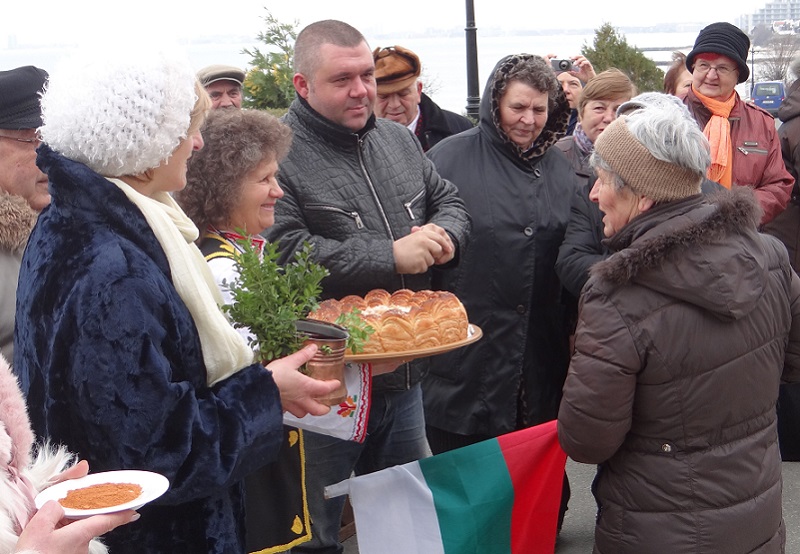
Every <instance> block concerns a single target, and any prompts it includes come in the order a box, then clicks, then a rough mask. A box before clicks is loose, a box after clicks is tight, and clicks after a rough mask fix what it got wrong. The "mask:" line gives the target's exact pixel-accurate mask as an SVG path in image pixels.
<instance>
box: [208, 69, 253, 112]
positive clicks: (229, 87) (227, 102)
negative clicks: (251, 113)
mask: <svg viewBox="0 0 800 554" xmlns="http://www.w3.org/2000/svg"><path fill="white" fill-rule="evenodd" d="M244 77H245V75H244V71H242V70H241V69H239V68H238V67H234V66H232V65H220V64H215V65H209V66H207V67H204V68H203V69H201V70H200V71H198V72H197V79H198V80H199V81H200V84H201V85H203V87H204V88H205V89H206V92H207V93H208V95H209V96H210V97H211V107H212V109H217V108H241V107H242V87H243V86H244Z"/></svg>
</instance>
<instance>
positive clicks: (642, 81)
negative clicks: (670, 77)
mask: <svg viewBox="0 0 800 554" xmlns="http://www.w3.org/2000/svg"><path fill="white" fill-rule="evenodd" d="M581 54H583V55H584V56H586V59H588V60H589V61H590V62H592V65H593V66H594V69H595V71H596V72H597V73H600V72H601V71H605V70H606V69H609V68H611V67H616V68H617V69H619V70H620V71H623V72H625V74H626V75H627V76H628V77H630V79H631V81H633V84H634V85H636V88H637V89H638V90H639V92H652V91H658V92H661V91H662V90H663V88H664V72H663V71H661V70H660V69H659V68H658V66H656V64H655V62H654V61H653V60H651V59H650V58H648V57H647V56H645V55H644V54H643V53H642V51H641V50H639V49H638V48H635V47H633V46H630V45H629V44H628V42H627V40H625V35H623V34H622V33H620V32H619V31H618V30H617V29H615V28H614V27H612V26H611V24H609V23H604V24H603V25H602V26H601V27H600V28H599V29H597V30H596V31H595V36H594V48H590V47H589V46H587V45H585V44H584V46H583V48H582V49H581Z"/></svg>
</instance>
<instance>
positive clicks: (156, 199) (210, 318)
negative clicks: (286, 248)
mask: <svg viewBox="0 0 800 554" xmlns="http://www.w3.org/2000/svg"><path fill="white" fill-rule="evenodd" d="M109 181H111V182H112V183H114V184H115V185H117V186H118V187H119V188H120V190H121V191H122V192H124V193H125V195H126V196H127V197H128V200H130V201H131V202H133V203H134V204H135V205H136V207H137V208H139V209H140V210H141V212H142V214H143V215H144V218H145V219H146V220H147V223H148V224H149V225H150V228H151V229H152V230H153V233H154V234H155V235H156V239H157V240H158V242H159V244H161V248H163V249H164V253H165V254H166V256H167V262H168V263H169V268H170V271H171V273H172V284H173V285H174V286H175V289H176V290H177V291H178V295H179V296H180V297H181V299H182V300H183V302H184V304H186V307H187V308H188V309H189V313H190V314H191V315H192V319H194V324H195V326H196V327H197V333H198V335H199V336H200V347H201V350H202V352H203V361H204V362H205V365H206V373H207V382H208V385H209V386H211V385H214V384H216V383H218V382H220V381H222V380H223V379H227V378H228V377H230V376H231V375H233V374H234V373H236V372H237V371H239V370H240V369H242V368H243V367H246V366H248V365H250V364H252V363H253V351H252V350H251V349H250V347H249V346H248V345H247V343H246V342H245V340H244V338H242V336H241V335H240V334H239V333H238V332H237V331H236V329H234V328H233V326H232V325H231V324H230V322H229V321H228V319H227V318H226V317H225V314H223V313H222V310H220V308H219V306H220V305H221V304H222V297H221V296H220V293H219V290H218V289H217V285H216V283H215V282H214V277H213V276H212V275H211V270H210V269H209V267H208V264H207V263H206V260H205V258H203V254H202V253H201V252H200V249H198V248H197V246H196V245H195V244H194V241H195V240H197V237H198V236H199V233H198V231H197V227H195V225H194V223H192V221H191V220H190V219H189V218H188V217H187V216H186V214H185V213H183V210H182V209H181V208H180V206H178V204H177V202H175V200H173V198H172V196H170V195H169V194H167V193H166V192H163V191H159V192H156V193H155V194H153V196H145V195H143V194H141V193H140V192H138V191H136V190H135V189H134V188H133V187H131V186H130V185H128V184H127V183H125V182H123V181H120V180H119V179H109Z"/></svg>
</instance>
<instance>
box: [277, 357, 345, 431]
mask: <svg viewBox="0 0 800 554" xmlns="http://www.w3.org/2000/svg"><path fill="white" fill-rule="evenodd" d="M316 353H317V346H316V345H314V344H310V345H308V346H306V347H304V348H302V349H300V350H298V351H297V352H295V353H294V354H290V355H289V356H286V357H284V358H279V359H277V360H274V361H272V362H270V364H269V365H268V366H267V369H269V370H270V371H272V378H273V379H274V380H275V384H276V385H278V390H279V391H280V393H281V405H282V406H283V411H285V412H289V413H290V414H292V415H293V416H295V417H303V416H305V415H306V414H311V415H315V416H319V415H325V414H327V413H328V412H329V411H330V406H326V405H325V404H322V403H320V402H318V401H316V400H314V399H315V398H321V397H323V396H326V395H328V394H330V393H332V392H333V391H335V390H336V389H337V388H338V387H339V381H337V380H336V379H332V380H330V381H319V380H317V379H312V378H311V377H308V376H307V375H303V374H302V373H300V372H299V371H297V370H298V368H300V367H301V366H302V365H303V364H304V363H306V362H307V361H308V360H310V359H311V358H313V357H314V354H316Z"/></svg>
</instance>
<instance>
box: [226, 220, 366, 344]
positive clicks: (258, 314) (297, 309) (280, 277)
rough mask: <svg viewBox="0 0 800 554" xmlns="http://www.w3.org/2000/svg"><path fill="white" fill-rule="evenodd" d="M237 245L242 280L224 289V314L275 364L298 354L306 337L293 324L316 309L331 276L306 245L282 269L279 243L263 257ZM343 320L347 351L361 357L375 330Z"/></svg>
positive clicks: (352, 318) (353, 316)
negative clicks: (226, 295) (228, 297)
mask: <svg viewBox="0 0 800 554" xmlns="http://www.w3.org/2000/svg"><path fill="white" fill-rule="evenodd" d="M242 234H243V233H242ZM238 244H239V246H240V248H241V252H237V254H236V258H235V259H236V265H237V267H238V270H239V279H238V281H236V282H234V283H226V285H227V286H228V287H229V288H230V291H231V295H232V297H233V303H232V304H227V305H225V306H223V309H224V310H225V311H226V312H228V313H229V314H230V316H231V319H232V320H233V322H234V323H233V325H234V327H237V328H247V329H249V330H250V333H251V334H252V335H253V338H252V339H251V344H250V346H251V347H252V348H253V349H254V350H255V351H256V352H257V353H258V355H259V358H260V359H262V360H275V359H277V358H281V357H283V356H286V355H288V354H291V353H292V352H296V351H297V350H298V349H300V347H301V346H302V343H303V340H304V338H305V337H304V336H303V335H300V334H298V333H297V329H296V328H295V321H297V320H298V319H301V318H304V317H306V316H308V314H309V312H311V311H312V310H313V309H314V308H316V307H317V305H318V304H317V297H318V296H319V294H320V292H322V287H321V285H320V283H321V282H322V279H324V278H325V277H326V276H327V275H328V274H329V272H328V270H327V269H325V268H324V267H322V266H321V265H319V264H317V263H316V262H314V261H313V260H312V259H311V251H312V249H313V247H312V246H311V244H309V243H308V242H306V243H303V248H302V249H301V250H300V251H298V252H296V253H295V255H294V259H293V260H292V261H291V262H289V263H288V264H286V265H280V264H279V263H278V258H279V252H278V245H277V243H272V242H267V243H266V244H265V245H264V250H263V252H262V253H260V254H259V251H258V249H257V248H256V247H255V246H253V245H252V244H251V242H250V241H249V240H247V239H241V240H239V241H238ZM339 319H340V320H341V322H340V321H337V323H339V324H340V325H342V326H343V327H345V328H347V330H348V331H349V333H350V339H349V340H348V344H347V346H348V348H350V349H351V350H352V351H353V352H354V353H355V352H360V351H361V350H362V349H363V345H364V342H366V340H367V338H368V337H369V335H370V334H371V333H372V332H373V330H372V328H371V327H369V326H368V325H367V324H366V323H365V322H364V320H362V319H361V318H360V317H359V316H358V313H357V312H355V311H354V312H353V313H350V314H343V316H342V317H340V318H339Z"/></svg>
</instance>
